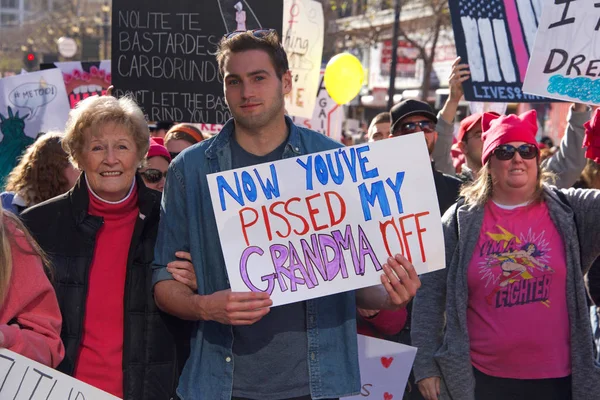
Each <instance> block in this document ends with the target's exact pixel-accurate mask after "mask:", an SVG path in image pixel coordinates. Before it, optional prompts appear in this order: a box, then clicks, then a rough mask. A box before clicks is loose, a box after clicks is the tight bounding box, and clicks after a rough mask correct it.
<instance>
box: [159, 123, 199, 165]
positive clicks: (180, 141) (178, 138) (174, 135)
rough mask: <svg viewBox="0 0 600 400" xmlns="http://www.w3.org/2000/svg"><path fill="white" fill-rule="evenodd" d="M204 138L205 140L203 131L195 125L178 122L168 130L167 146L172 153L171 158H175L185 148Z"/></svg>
mask: <svg viewBox="0 0 600 400" xmlns="http://www.w3.org/2000/svg"><path fill="white" fill-rule="evenodd" d="M202 140H204V136H203V135H202V132H201V131H200V130H199V129H198V128H196V127H195V126H194V125H191V124H177V125H175V126H173V127H172V128H171V129H169V131H168V132H167V135H166V136H165V146H166V148H167V150H168V151H169V154H171V158H175V157H176V156H177V155H178V154H179V153H181V152H182V151H183V150H185V149H187V148H188V147H190V146H193V145H195V144H196V143H200V142H201V141H202Z"/></svg>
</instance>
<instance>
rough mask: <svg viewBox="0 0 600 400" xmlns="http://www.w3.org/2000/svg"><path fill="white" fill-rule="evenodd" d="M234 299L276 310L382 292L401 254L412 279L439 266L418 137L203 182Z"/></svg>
mask: <svg viewBox="0 0 600 400" xmlns="http://www.w3.org/2000/svg"><path fill="white" fill-rule="evenodd" d="M208 185H209V188H210V193H211V198H212V205H213V209H214V212H215V217H216V222H217V228H218V231H219V237H220V240H221V246H222V249H223V256H224V258H225V264H226V267H227V273H228V275H229V282H230V284H231V289H232V290H233V291H235V292H248V291H255V292H259V291H262V292H267V293H269V294H270V295H271V299H272V300H273V305H274V306H277V305H282V304H288V303H293V302H296V301H302V300H306V299H311V298H315V297H320V296H327V295H330V294H334V293H340V292H345V291H348V290H353V289H358V288H362V287H366V286H373V285H377V284H380V282H381V281H380V276H381V275H382V274H383V270H382V264H384V263H385V262H386V260H387V258H388V257H389V256H390V255H393V254H396V253H401V254H404V255H405V256H406V257H407V258H408V259H409V260H411V261H412V263H413V264H414V265H415V268H416V270H417V273H419V274H422V273H425V272H430V271H434V270H437V269H440V268H443V267H444V266H445V261H444V238H443V234H442V226H441V220H440V218H441V217H440V211H439V206H438V201H437V195H436V191H435V186H434V181H433V174H432V170H431V164H430V159H429V153H428V151H427V146H426V144H425V138H424V137H423V134H422V133H417V134H412V135H407V136H402V137H398V138H393V139H388V140H385V141H380V142H375V143H369V144H363V145H357V146H352V147H343V148H340V149H336V150H330V151H324V152H320V153H314V154H310V155H303V156H300V157H296V158H289V159H284V160H280V161H276V162H273V163H266V164H261V165H255V166H252V167H247V168H239V169H235V170H230V171H224V172H220V173H216V174H211V175H209V176H208Z"/></svg>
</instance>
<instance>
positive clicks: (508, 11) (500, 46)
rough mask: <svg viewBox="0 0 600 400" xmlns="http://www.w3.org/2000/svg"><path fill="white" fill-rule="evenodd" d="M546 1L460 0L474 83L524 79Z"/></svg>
mask: <svg viewBox="0 0 600 400" xmlns="http://www.w3.org/2000/svg"><path fill="white" fill-rule="evenodd" d="M542 1H543V0H458V7H459V11H460V20H461V24H462V28H463V32H464V36H465V42H466V43H465V47H466V49H467V56H468V59H469V67H470V70H471V78H472V80H473V82H505V83H516V82H523V80H524V79H525V72H526V71H527V64H528V62H529V55H530V54H531V51H532V50H533V43H534V40H535V34H536V31H537V25H538V20H539V17H540V16H541V14H542ZM511 47H512V52H511Z"/></svg>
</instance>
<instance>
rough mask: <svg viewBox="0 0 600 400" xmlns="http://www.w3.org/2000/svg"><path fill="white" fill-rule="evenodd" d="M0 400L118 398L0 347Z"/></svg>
mask: <svg viewBox="0 0 600 400" xmlns="http://www.w3.org/2000/svg"><path fill="white" fill-rule="evenodd" d="M0 400H118V397H116V396H113V395H111V394H108V393H106V392H104V391H102V390H100V389H97V388H95V387H93V386H90V385H88V384H86V383H83V382H81V381H78V380H77V379H74V378H71V377H70V376H68V375H65V374H63V373H60V372H58V371H57V370H55V369H52V368H49V367H47V366H45V365H42V364H40V363H38V362H35V361H33V360H30V359H28V358H26V357H23V356H21V355H19V354H17V353H13V352H12V351H9V350H6V349H0Z"/></svg>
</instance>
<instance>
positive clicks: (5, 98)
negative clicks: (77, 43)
mask: <svg viewBox="0 0 600 400" xmlns="http://www.w3.org/2000/svg"><path fill="white" fill-rule="evenodd" d="M70 108H71V107H70V106H69V99H68V97H67V91H66V90H65V83H64V81H63V75H62V72H61V71H60V70H58V69H48V70H44V71H37V72H29V73H27V74H23V75H15V76H11V77H8V78H3V79H1V80H0V115H2V116H3V118H4V119H5V120H6V119H11V120H12V123H11V124H6V125H10V126H11V130H10V132H8V131H7V132H5V128H4V127H5V126H6V125H2V135H6V134H7V133H8V134H10V136H11V139H12V138H13V136H12V135H22V134H24V135H26V136H29V137H30V138H35V137H36V136H37V135H38V133H40V132H47V131H49V130H53V129H58V130H64V128H65V124H66V122H67V118H68V116H69V110H70ZM9 109H10V110H9ZM17 112H18V113H19V116H18V117H17V116H16V115H17ZM17 120H20V121H21V123H19V124H17ZM3 122H5V121H3ZM17 125H18V126H19V128H18V131H16V130H15V131H13V130H12V129H16V128H14V127H16V126H17ZM21 125H22V127H21ZM6 129H8V128H6ZM0 138H2V136H0ZM0 143H1V142H0Z"/></svg>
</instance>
